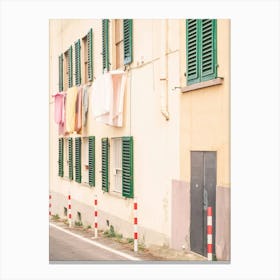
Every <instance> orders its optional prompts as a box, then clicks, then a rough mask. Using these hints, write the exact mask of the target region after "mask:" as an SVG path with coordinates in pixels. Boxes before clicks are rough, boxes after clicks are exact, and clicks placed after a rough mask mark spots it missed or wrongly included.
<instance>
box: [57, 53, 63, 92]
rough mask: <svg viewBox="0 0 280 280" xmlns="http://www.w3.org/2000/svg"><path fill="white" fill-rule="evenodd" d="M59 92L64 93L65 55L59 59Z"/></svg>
mask: <svg viewBox="0 0 280 280" xmlns="http://www.w3.org/2000/svg"><path fill="white" fill-rule="evenodd" d="M58 75H59V79H58V90H59V91H63V54H61V55H60V56H59V57H58Z"/></svg>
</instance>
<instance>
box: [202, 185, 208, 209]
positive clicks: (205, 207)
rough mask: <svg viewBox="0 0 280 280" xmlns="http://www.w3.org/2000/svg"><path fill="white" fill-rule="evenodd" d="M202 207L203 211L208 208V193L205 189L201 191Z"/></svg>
mask: <svg viewBox="0 0 280 280" xmlns="http://www.w3.org/2000/svg"><path fill="white" fill-rule="evenodd" d="M203 207H204V210H207V208H208V192H207V190H206V189H205V188H204V189H203Z"/></svg>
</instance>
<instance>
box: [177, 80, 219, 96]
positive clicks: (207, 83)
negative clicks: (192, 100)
mask: <svg viewBox="0 0 280 280" xmlns="http://www.w3.org/2000/svg"><path fill="white" fill-rule="evenodd" d="M223 81H224V78H216V79H214V80H209V81H205V82H201V83H197V84H193V85H190V86H186V87H183V88H182V89H181V92H182V93H184V92H188V91H193V90H197V89H201V88H206V87H211V86H216V85H221V84H223Z"/></svg>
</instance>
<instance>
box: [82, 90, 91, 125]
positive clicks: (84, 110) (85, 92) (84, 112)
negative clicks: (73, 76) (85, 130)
mask: <svg viewBox="0 0 280 280" xmlns="http://www.w3.org/2000/svg"><path fill="white" fill-rule="evenodd" d="M89 90H90V87H89V86H88V85H85V86H84V87H83V98H82V123H83V126H86V124H87V113H88V96H89Z"/></svg>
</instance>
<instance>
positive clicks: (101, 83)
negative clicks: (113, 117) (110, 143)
mask: <svg viewBox="0 0 280 280" xmlns="http://www.w3.org/2000/svg"><path fill="white" fill-rule="evenodd" d="M112 89H113V86H112V78H111V75H110V73H105V74H103V75H100V76H99V77H97V79H96V81H95V82H94V83H93V86H92V94H91V96H92V113H93V117H94V118H95V120H96V121H97V122H102V123H105V124H107V123H108V122H109V114H110V103H111V99H112V95H113V92H112Z"/></svg>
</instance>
